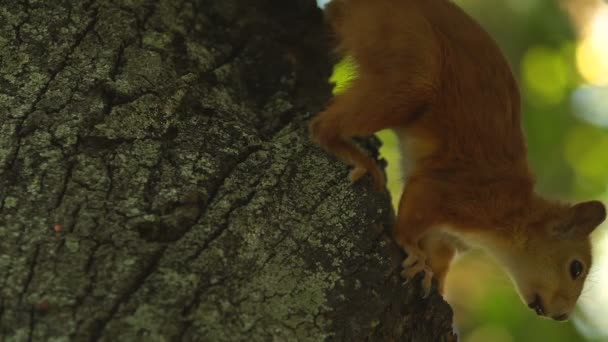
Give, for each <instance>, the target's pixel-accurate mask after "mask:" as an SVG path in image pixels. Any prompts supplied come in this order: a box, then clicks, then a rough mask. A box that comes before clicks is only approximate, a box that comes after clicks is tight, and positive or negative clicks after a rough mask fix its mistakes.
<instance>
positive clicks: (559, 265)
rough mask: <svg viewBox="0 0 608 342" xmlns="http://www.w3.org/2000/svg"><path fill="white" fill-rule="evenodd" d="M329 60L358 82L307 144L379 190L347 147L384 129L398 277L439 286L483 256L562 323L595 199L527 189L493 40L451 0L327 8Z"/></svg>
mask: <svg viewBox="0 0 608 342" xmlns="http://www.w3.org/2000/svg"><path fill="white" fill-rule="evenodd" d="M325 13H326V17H327V19H328V21H329V23H330V25H331V27H332V29H333V31H334V33H335V36H336V38H337V42H338V45H337V51H338V52H340V53H342V54H343V55H348V56H350V57H352V59H353V60H354V61H355V63H356V66H357V78H356V79H355V80H353V82H352V83H351V84H350V86H349V87H348V88H347V89H346V90H345V91H344V92H343V93H341V94H338V95H336V96H334V98H333V99H332V101H331V103H330V104H329V105H328V107H327V108H326V109H325V110H324V111H323V112H321V113H319V114H318V115H317V116H316V117H315V118H314V119H313V120H312V121H311V123H310V127H309V129H310V134H311V139H312V140H313V141H314V142H316V143H317V144H319V145H320V146H321V147H322V148H323V149H325V150H326V151H327V152H329V153H331V154H333V155H335V156H336V157H338V158H339V159H341V160H342V161H344V162H345V163H347V164H349V165H351V166H352V167H353V169H352V171H351V173H350V179H351V181H352V182H356V181H357V180H359V179H360V178H361V177H363V176H364V175H366V174H369V175H370V176H371V178H372V180H373V182H374V184H375V187H376V188H377V189H380V190H382V189H384V188H385V180H384V176H383V173H382V171H381V170H380V168H379V167H378V165H376V163H375V161H374V160H373V159H372V158H371V157H369V156H368V155H367V154H366V153H365V152H364V151H363V150H361V149H360V148H359V147H357V145H355V144H354V143H353V141H352V138H354V137H361V136H370V135H373V134H374V133H375V132H377V131H380V130H382V129H387V128H390V129H392V130H394V132H395V133H396V134H397V136H398V137H399V141H400V145H401V149H402V157H403V159H404V160H405V164H407V166H408V167H407V169H408V170H407V174H406V175H405V177H406V178H405V188H404V191H403V195H402V197H401V200H400V203H399V208H398V214H397V219H396V223H395V227H394V238H395V240H396V242H397V243H398V245H399V246H400V247H401V248H402V249H403V250H404V251H405V252H406V254H407V257H406V258H405V260H404V261H403V271H402V273H401V274H402V276H403V277H404V278H405V279H406V281H407V280H410V279H412V278H413V277H414V275H416V274H417V273H419V272H423V273H424V277H423V280H422V288H423V289H424V296H425V297H426V296H427V295H428V294H429V291H430V289H431V279H432V277H435V278H436V280H437V282H438V289H439V291H440V292H442V291H443V285H444V280H445V276H446V273H447V272H448V269H449V266H450V262H451V260H452V258H453V257H454V255H455V253H456V252H457V251H460V250H461V249H466V248H468V247H479V248H482V249H484V250H485V251H486V252H488V253H489V254H490V255H492V256H494V257H495V258H496V259H497V260H498V261H499V262H500V263H501V264H502V265H503V266H504V267H505V269H506V270H507V271H508V273H509V275H510V276H511V278H512V279H513V281H514V283H515V285H516V287H517V289H518V292H519V294H520V297H521V298H522V300H523V302H524V303H525V304H527V305H528V306H529V307H530V308H531V309H533V310H534V311H536V313H537V314H538V315H541V316H545V317H547V318H553V319H555V320H566V319H568V317H569V316H570V314H571V313H572V311H573V309H574V306H575V304H576V301H577V299H578V297H579V295H580V293H581V289H582V287H583V284H584V281H585V279H586V277H587V275H588V274H589V268H590V267H591V245H590V240H589V234H590V233H591V232H592V231H593V230H594V229H595V228H596V227H597V226H598V225H599V224H600V223H602V222H603V221H604V219H605V217H606V209H605V207H604V205H603V204H602V203H601V202H599V201H589V202H582V203H578V204H576V205H571V204H566V203H561V202H558V201H554V200H551V199H547V198H544V197H543V196H541V195H540V194H538V193H537V192H535V190H534V177H533V175H532V172H531V169H530V167H529V165H528V161H527V148H526V143H525V138H524V134H523V131H522V127H521V126H522V124H521V104H520V94H519V89H518V85H517V82H516V80H515V78H514V76H513V73H512V71H511V68H510V66H509V64H508V62H507V61H506V59H505V57H504V56H503V54H502V53H501V51H500V49H499V47H498V46H497V44H496V43H495V42H494V40H493V39H492V38H491V37H490V36H489V35H488V34H487V33H486V32H485V31H484V29H482V28H481V26H480V25H479V24H477V23H476V22H475V21H474V20H473V19H472V18H471V17H469V16H468V15H467V14H466V13H465V12H464V11H463V10H461V9H460V8H459V7H458V6H456V5H455V4H453V3H452V2H450V1H448V0H333V1H332V2H330V3H329V4H328V5H327V7H326V10H325Z"/></svg>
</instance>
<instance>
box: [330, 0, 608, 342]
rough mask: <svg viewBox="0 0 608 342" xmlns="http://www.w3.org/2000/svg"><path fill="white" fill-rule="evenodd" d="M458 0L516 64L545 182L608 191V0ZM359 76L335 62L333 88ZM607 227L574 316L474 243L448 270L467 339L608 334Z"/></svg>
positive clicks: (556, 188) (387, 134)
mask: <svg viewBox="0 0 608 342" xmlns="http://www.w3.org/2000/svg"><path fill="white" fill-rule="evenodd" d="M319 2H320V3H323V2H325V1H319ZM455 2H456V3H458V4H459V5H460V6H461V7H463V8H464V9H465V10H466V11H467V12H468V13H469V14H470V15H471V16H473V17H474V18H476V19H477V20H478V21H479V22H480V24H481V25H482V26H483V27H484V28H485V29H486V30H487V31H489V32H490V34H491V35H492V36H493V37H494V38H495V39H496V40H497V41H498V44H499V45H500V47H501V48H502V50H503V52H504V53H505V55H506V56H507V57H508V59H509V60H510V62H511V64H512V66H513V70H514V73H515V75H516V77H517V79H518V81H519V84H520V87H521V90H522V97H523V108H524V129H525V132H526V136H527V139H528V149H529V159H530V162H531V165H532V167H533V169H534V171H535V173H536V176H537V181H538V185H537V189H538V191H540V192H541V193H544V194H546V195H549V196H552V197H556V198H561V199H564V200H570V201H577V200H584V199H591V198H595V199H600V200H604V201H605V200H606V199H608V191H607V190H608V5H607V4H606V3H605V2H603V1H602V0H564V1H558V0H455ZM353 76H354V70H353V69H352V66H349V64H348V63H347V62H342V63H340V64H338V65H337V66H336V69H335V72H334V75H333V77H332V81H333V82H335V83H336V90H337V91H339V90H340V88H343V87H345V86H346V84H347V83H348V79H349V78H351V77H353ZM378 136H379V137H380V138H381V139H382V141H383V147H382V149H381V154H382V156H383V158H385V159H386V160H387V161H388V165H389V166H388V170H387V172H388V187H389V190H390V191H391V195H392V196H393V202H394V204H395V205H396V203H397V201H398V200H399V196H400V194H401V191H402V179H401V177H400V170H399V164H400V163H399V159H400V158H401V157H400V155H399V150H398V145H397V140H396V137H395V136H394V135H393V133H392V132H391V131H382V132H380V133H379V134H378ZM405 157H407V156H405ZM605 231H606V228H605V227H603V228H602V229H599V230H597V231H596V232H595V233H594V236H593V238H594V247H595V249H594V256H595V264H594V267H593V269H592V271H591V274H590V276H589V278H588V280H587V284H586V287H585V289H584V291H583V294H582V295H581V298H580V300H579V306H578V309H577V313H576V315H575V317H573V319H572V320H571V321H569V322H567V323H558V322H554V321H548V320H544V319H539V318H538V317H537V316H536V315H535V314H534V313H533V312H532V310H530V309H528V308H527V307H526V306H525V305H524V304H523V303H522V302H521V301H520V299H519V297H518V295H517V293H516V292H515V289H514V287H513V285H512V284H511V281H510V280H509V279H508V277H507V276H506V275H505V273H504V272H503V271H502V270H501V269H500V266H498V265H496V264H495V263H494V262H493V261H492V260H490V259H489V258H488V257H487V256H485V255H483V254H481V253H479V252H472V253H469V254H467V255H464V256H463V257H461V258H459V259H458V260H457V261H456V263H455V265H453V267H452V270H451V271H450V273H449V275H448V279H447V287H446V299H447V300H448V302H449V303H450V304H451V305H452V307H453V308H454V311H455V322H456V326H457V330H458V331H459V333H460V337H461V340H462V341H465V342H479V341H492V342H511V341H558V342H559V341H568V342H570V341H608V274H607V273H608V236H607V234H606V232H605ZM547 247H548V248H550V246H547Z"/></svg>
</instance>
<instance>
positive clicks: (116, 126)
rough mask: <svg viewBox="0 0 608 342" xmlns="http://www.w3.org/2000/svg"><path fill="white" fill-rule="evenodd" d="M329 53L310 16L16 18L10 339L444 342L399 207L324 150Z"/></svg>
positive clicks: (39, 7)
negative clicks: (398, 235)
mask: <svg viewBox="0 0 608 342" xmlns="http://www.w3.org/2000/svg"><path fill="white" fill-rule="evenodd" d="M326 36H327V33H326V32H325V27H324V25H323V21H322V13H321V12H320V10H318V9H317V8H316V6H315V4H314V2H313V1H312V0H290V1H283V0H260V1H247V0H221V1H209V0H183V1H177V0H175V1H173V0H159V1H151V0H131V1H110V0H89V1H86V2H81V1H57V2H55V1H34V0H29V1H19V2H17V1H9V0H0V54H1V55H0V189H1V191H0V276H1V278H0V282H1V284H2V286H1V287H0V341H26V340H33V341H46V340H50V339H52V338H54V340H55V341H65V340H74V341H86V340H91V341H96V340H105V341H137V340H142V341H165V340H167V341H168V340H171V341H173V340H175V341H177V340H184V341H240V340H247V341H249V340H252V341H258V340H275V341H295V340H302V341H319V340H322V339H328V340H345V341H357V340H374V341H389V340H405V341H439V340H444V339H450V338H451V336H452V335H451V310H450V309H449V307H448V306H447V304H445V302H443V300H442V299H441V297H440V296H439V295H438V294H437V293H436V292H433V294H432V295H431V297H430V299H428V300H423V299H421V298H420V289H419V285H418V283H417V282H415V283H414V284H413V285H408V286H407V287H404V286H402V285H401V280H400V279H399V272H400V267H399V263H400V260H401V259H402V257H403V255H402V254H401V253H400V252H399V250H398V249H397V248H396V247H395V245H394V244H393V242H392V241H391V239H390V238H389V235H388V234H387V233H386V232H387V231H388V229H390V225H391V222H392V220H393V216H394V215H393V212H392V210H391V207H390V200H389V195H388V194H387V193H376V192H373V191H372V190H371V183H370V181H369V179H366V180H365V181H363V182H362V183H360V184H356V185H354V186H351V185H350V184H349V182H348V181H347V174H348V169H347V167H346V166H345V165H343V164H342V163H340V162H338V161H336V160H334V159H332V158H331V157H329V156H328V155H326V154H324V153H323V152H322V151H320V150H319V149H318V148H317V147H316V146H314V145H312V144H311V143H310V142H309V141H308V138H307V128H306V127H307V121H308V119H309V118H310V117H311V116H312V115H314V114H315V113H316V112H318V111H319V110H320V109H321V108H322V107H323V105H324V103H325V102H326V101H327V100H328V99H329V96H330V86H329V85H328V84H327V82H326V80H327V78H328V75H329V73H330V69H331V64H330V59H329V58H328V53H327V52H328V51H329V50H330V49H329V47H328V44H327V39H325V37H326ZM370 141H371V143H369V141H368V144H367V145H368V146H369V147H370V148H371V150H372V151H375V150H376V149H377V143H374V141H373V140H370Z"/></svg>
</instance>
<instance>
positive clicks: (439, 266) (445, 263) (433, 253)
mask: <svg viewBox="0 0 608 342" xmlns="http://www.w3.org/2000/svg"><path fill="white" fill-rule="evenodd" d="M420 245H421V247H422V250H423V251H424V252H425V254H426V256H427V263H428V264H429V266H430V267H431V270H433V273H434V275H435V279H437V288H438V290H439V293H441V294H443V292H444V288H445V277H446V275H447V273H448V271H449V269H450V264H451V262H452V259H453V258H454V255H455V254H456V249H455V248H454V246H453V245H452V244H451V243H450V242H449V241H448V240H446V238H445V236H444V235H443V234H441V233H437V234H430V235H428V236H426V237H425V238H424V239H422V241H420Z"/></svg>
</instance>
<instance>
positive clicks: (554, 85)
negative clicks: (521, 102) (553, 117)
mask: <svg viewBox="0 0 608 342" xmlns="http://www.w3.org/2000/svg"><path fill="white" fill-rule="evenodd" d="M522 68H523V78H524V83H525V85H526V87H527V89H529V90H530V91H532V93H533V95H534V97H535V98H536V99H538V100H540V101H542V102H543V103H545V104H558V103H560V102H561V101H562V100H563V99H564V97H565V96H566V93H567V90H568V89H567V88H568V83H569V77H568V62H567V61H566V60H565V58H564V57H563V55H562V54H561V51H559V50H553V49H549V48H546V47H533V48H531V49H529V50H528V51H527V52H526V54H525V56H524V58H523V62H522Z"/></svg>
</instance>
